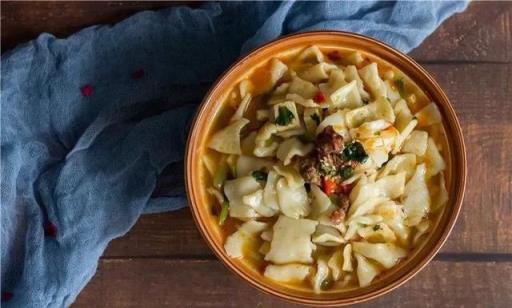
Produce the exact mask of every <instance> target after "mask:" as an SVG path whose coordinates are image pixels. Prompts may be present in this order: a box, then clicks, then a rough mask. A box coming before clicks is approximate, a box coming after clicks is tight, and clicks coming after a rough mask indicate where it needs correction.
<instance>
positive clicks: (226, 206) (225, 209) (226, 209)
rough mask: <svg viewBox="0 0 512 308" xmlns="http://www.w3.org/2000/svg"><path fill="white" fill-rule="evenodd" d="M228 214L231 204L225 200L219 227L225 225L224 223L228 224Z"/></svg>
mask: <svg viewBox="0 0 512 308" xmlns="http://www.w3.org/2000/svg"><path fill="white" fill-rule="evenodd" d="M228 214H229V202H228V201H226V200H225V201H224V202H222V210H221V211H220V214H219V226H222V225H224V223H225V222H226V219H227V218H228Z"/></svg>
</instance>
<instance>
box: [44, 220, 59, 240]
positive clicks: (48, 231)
mask: <svg viewBox="0 0 512 308" xmlns="http://www.w3.org/2000/svg"><path fill="white" fill-rule="evenodd" d="M44 235H46V236H51V237H55V236H57V227H56V226H55V225H54V224H53V223H51V222H49V221H47V222H46V223H45V224H44Z"/></svg>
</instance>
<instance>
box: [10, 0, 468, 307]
mask: <svg viewBox="0 0 512 308" xmlns="http://www.w3.org/2000/svg"><path fill="white" fill-rule="evenodd" d="M466 6H467V2H419V3H414V2H379V1H362V2H296V3H295V2H282V3H279V2H246V3H235V2H224V3H208V4H206V5H205V6H203V7H201V8H199V9H190V8H186V7H178V8H172V9H166V10H161V11H156V12H149V11H147V12H141V13H139V14H136V15H134V16H132V17H130V18H128V19H126V20H124V21H122V22H120V23H118V24H116V25H113V26H94V27H90V28H87V29H85V30H83V31H80V32H78V33H77V34H74V35H72V36H70V37H69V38H67V39H57V38H55V37H54V36H52V35H50V34H42V35H40V36H39V37H38V38H37V39H36V40H34V41H31V42H28V43H26V44H23V45H21V46H19V47H18V48H16V49H14V50H12V51H9V52H6V53H5V54H4V55H3V56H2V60H1V61H2V68H1V73H2V81H1V92H2V99H1V154H2V157H1V163H2V165H1V174H2V183H1V222H2V242H1V245H2V249H1V250H2V254H1V257H2V259H1V260H2V261H1V262H2V272H1V274H2V281H1V282H2V285H1V286H2V292H3V293H2V294H3V295H2V298H3V301H4V302H3V303H2V304H3V305H5V307H60V306H68V305H70V304H71V303H72V302H73V301H74V299H75V298H76V296H77V294H78V293H79V291H80V290H81V289H82V288H83V287H84V286H85V284H86V283H87V282H88V281H89V280H90V279H91V277H92V276H93V275H94V272H95V270H96V267H97V263H98V259H99V257H100V256H101V254H102V253H103V251H104V249H105V248H106V246H107V244H108V243H109V241H111V240H112V239H114V238H116V237H119V236H121V235H123V234H125V233H126V232H127V231H128V230H129V229H130V228H131V227H132V226H133V224H134V223H135V222H136V220H137V218H138V217H139V216H140V215H141V214H142V213H143V212H146V213H147V212H159V211H165V210H172V209H178V208H180V207H183V206H185V205H186V199H185V196H184V189H183V176H182V173H183V172H182V169H183V163H182V160H183V149H184V144H185V137H186V135H187V125H188V122H189V119H190V116H191V115H192V113H193V112H194V106H195V104H196V103H197V102H199V101H200V100H201V98H202V96H203V94H204V93H205V91H206V90H207V88H208V87H209V86H210V84H211V82H212V81H213V80H215V78H216V77H218V76H219V74H220V73H222V71H223V70H224V69H225V68H226V67H227V66H228V65H229V64H230V63H232V62H233V61H234V60H235V59H236V58H237V57H239V56H240V55H243V54H245V53H247V52H249V51H250V50H252V49H253V48H255V47H257V46H259V45H261V44H263V43H265V42H267V41H269V40H272V39H275V38H277V37H279V36H280V35H283V34H288V33H293V32H297V31H307V30H314V29H331V30H345V31H354V32H358V33H362V34H366V35H369V36H373V37H376V38H378V39H380V40H383V41H385V42H387V43H389V44H391V45H393V46H395V47H397V48H398V49H400V50H402V51H405V52H408V51H410V50H411V49H412V48H414V47H416V46H418V45H419V44H420V42H421V41H422V40H423V39H424V38H425V37H427V36H428V35H429V34H430V33H431V32H432V31H433V30H434V29H435V28H436V27H437V26H438V25H439V24H440V23H441V22H442V21H443V20H444V19H446V18H447V17H448V16H450V15H452V14H454V13H455V12H460V11H462V10H464V9H465V7H466ZM176 106H181V107H179V108H176ZM169 227H170V228H172V226H169Z"/></svg>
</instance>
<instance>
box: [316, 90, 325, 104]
mask: <svg viewBox="0 0 512 308" xmlns="http://www.w3.org/2000/svg"><path fill="white" fill-rule="evenodd" d="M313 100H314V101H315V103H317V104H321V103H325V101H327V96H326V95H325V93H324V92H322V91H320V90H319V91H317V92H316V93H315V96H314V97H313Z"/></svg>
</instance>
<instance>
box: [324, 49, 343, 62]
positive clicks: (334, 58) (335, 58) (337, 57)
mask: <svg viewBox="0 0 512 308" xmlns="http://www.w3.org/2000/svg"><path fill="white" fill-rule="evenodd" d="M327 58H329V60H331V61H339V60H340V59H341V55H340V53H339V52H338V51H337V50H333V51H330V52H329V53H327Z"/></svg>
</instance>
